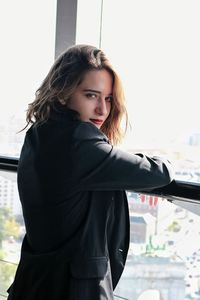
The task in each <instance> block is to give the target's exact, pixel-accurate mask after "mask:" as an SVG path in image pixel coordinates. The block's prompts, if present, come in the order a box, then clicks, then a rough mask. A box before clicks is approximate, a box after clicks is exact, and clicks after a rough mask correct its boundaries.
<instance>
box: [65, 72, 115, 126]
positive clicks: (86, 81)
mask: <svg viewBox="0 0 200 300" xmlns="http://www.w3.org/2000/svg"><path fill="white" fill-rule="evenodd" d="M112 89H113V78H112V76H111V74H110V73H109V72H108V71H106V70H92V71H88V72H87V73H86V74H85V76H84V78H83V81H82V82H81V84H80V85H79V86H78V87H77V89H76V91H75V92H74V94H73V95H72V96H71V98H70V99H69V101H68V103H67V107H69V108H71V109H73V110H76V111H77V112H78V113H79V114H80V119H81V120H82V121H85V122H90V123H92V124H94V125H95V126H96V127H98V128H99V129H100V128H101V126H102V125H103V123H104V122H105V121H106V119H107V118H108V116H109V114H110V110H111V105H112V100H113V96H112Z"/></svg>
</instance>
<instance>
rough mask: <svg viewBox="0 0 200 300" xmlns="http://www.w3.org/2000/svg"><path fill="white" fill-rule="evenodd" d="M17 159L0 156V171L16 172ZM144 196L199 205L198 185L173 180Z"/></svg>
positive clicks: (199, 193)
mask: <svg viewBox="0 0 200 300" xmlns="http://www.w3.org/2000/svg"><path fill="white" fill-rule="evenodd" d="M17 166H18V159H17V158H11V157H5V156H0V170H4V171H9V172H17ZM144 194H151V195H157V196H159V197H162V198H166V199H167V200H169V201H171V202H173V201H175V200H181V201H184V202H190V203H200V183H194V182H185V181H180V180H173V181H172V182H171V183H170V184H169V185H167V186H165V187H162V188H158V189H154V190H152V191H150V192H146V191H145V192H144Z"/></svg>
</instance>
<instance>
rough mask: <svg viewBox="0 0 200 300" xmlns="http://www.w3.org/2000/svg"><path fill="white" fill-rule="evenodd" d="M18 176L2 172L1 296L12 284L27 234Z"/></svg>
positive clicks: (0, 181)
mask: <svg viewBox="0 0 200 300" xmlns="http://www.w3.org/2000/svg"><path fill="white" fill-rule="evenodd" d="M16 178H17V175H16V174H14V173H9V172H4V171H0V294H3V295H6V290H7V289H8V287H9V285H10V284H11V283H12V281H13V278H14V274H15V271H16V267H17V264H18V262H19V257H20V249H21V242H22V239H23V237H24V234H25V227H24V221H23V217H22V210H21V204H20V201H19V196H18V191H17V184H16Z"/></svg>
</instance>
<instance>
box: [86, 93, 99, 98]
mask: <svg viewBox="0 0 200 300" xmlns="http://www.w3.org/2000/svg"><path fill="white" fill-rule="evenodd" d="M86 97H87V98H91V99H95V98H96V97H97V95H96V94H92V93H88V94H86Z"/></svg>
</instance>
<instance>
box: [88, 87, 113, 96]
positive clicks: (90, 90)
mask: <svg viewBox="0 0 200 300" xmlns="http://www.w3.org/2000/svg"><path fill="white" fill-rule="evenodd" d="M83 91H84V92H92V93H97V94H101V92H100V91H97V90H93V89H84V90H83ZM108 95H109V96H112V93H109V94H108Z"/></svg>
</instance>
